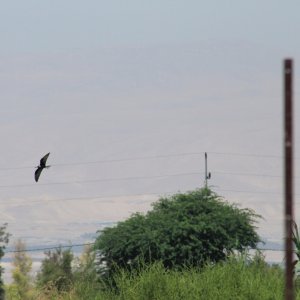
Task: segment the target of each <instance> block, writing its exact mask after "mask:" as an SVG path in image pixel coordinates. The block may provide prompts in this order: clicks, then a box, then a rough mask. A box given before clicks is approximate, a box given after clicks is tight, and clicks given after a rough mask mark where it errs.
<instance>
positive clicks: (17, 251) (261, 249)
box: [5, 242, 285, 254]
mask: <svg viewBox="0 0 300 300" xmlns="http://www.w3.org/2000/svg"><path fill="white" fill-rule="evenodd" d="M92 245H95V242H90V243H83V244H71V245H59V246H52V247H43V248H29V249H23V250H7V251H5V254H6V253H20V252H41V251H48V250H56V249H65V248H76V247H84V246H92ZM250 250H259V251H277V252H283V251H285V250H284V249H275V248H257V249H250Z"/></svg>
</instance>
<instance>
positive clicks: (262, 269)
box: [7, 257, 300, 300]
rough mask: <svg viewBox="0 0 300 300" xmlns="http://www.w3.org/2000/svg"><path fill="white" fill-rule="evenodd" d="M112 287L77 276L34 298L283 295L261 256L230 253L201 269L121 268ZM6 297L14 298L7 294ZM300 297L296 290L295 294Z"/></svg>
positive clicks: (274, 271)
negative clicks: (60, 288) (60, 287)
mask: <svg viewBox="0 0 300 300" xmlns="http://www.w3.org/2000/svg"><path fill="white" fill-rule="evenodd" d="M114 282H115V287H114V288H112V287H111V286H109V285H107V284H104V283H102V284H101V283H96V282H94V281H91V280H84V278H82V279H78V280H76V282H75V283H74V284H73V286H72V288H71V290H70V291H68V292H64V293H60V294H59V293H57V292H56V291H55V289H51V288H50V289H48V292H47V293H45V292H42V291H40V292H38V293H36V294H35V297H34V298H32V299H37V300H49V299H55V300H67V299H68V300H77V299H78V300H81V299H86V300H89V299H91V300H98V299H99V300H150V299H151V300H152V299H155V300H168V299H170V300H171V299H172V300H177V299H178V300H179V299H186V300H189V299H205V300H209V299H212V300H218V299H222V300H223V299H233V300H234V299H241V300H242V299H249V300H250V299H251V300H255V299H257V300H258V299H259V300H264V299H266V300H271V299H272V300H276V299H283V295H284V274H283V271H282V270H281V269H280V268H278V267H270V266H268V265H267V264H266V263H265V262H264V261H263V260H261V259H254V260H253V261H251V262H249V260H247V259H245V257H233V258H230V259H229V260H227V261H226V262H224V263H219V264H216V265H212V264H207V265H206V266H205V267H204V268H203V269H197V268H192V269H189V268H186V269H184V270H183V271H175V270H166V269H165V268H164V267H163V266H162V264H161V263H159V262H156V263H153V264H152V265H150V266H142V267H141V268H140V270H138V271H134V272H131V273H130V272H128V271H122V270H120V272H119V273H118V274H117V275H115V277H114ZM7 296H8V297H7V299H8V300H9V299H11V300H12V299H18V298H13V297H10V296H9V295H7ZM296 299H300V293H298V295H297V298H296Z"/></svg>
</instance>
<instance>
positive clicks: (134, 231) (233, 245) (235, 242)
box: [95, 189, 260, 273]
mask: <svg viewBox="0 0 300 300" xmlns="http://www.w3.org/2000/svg"><path fill="white" fill-rule="evenodd" d="M257 217H258V215H256V214H255V213H254V212H253V211H252V210H250V209H239V208H238V207H237V206H236V205H234V204H229V203H227V202H225V201H223V199H222V198H221V197H219V196H218V195H216V194H215V193H214V192H212V191H211V190H210V189H201V190H196V191H192V192H188V193H185V194H181V193H179V194H176V195H174V196H171V197H166V198H161V199H160V200H159V201H158V202H157V203H154V205H153V209H152V210H151V211H149V212H148V213H147V214H146V215H143V214H140V213H136V214H133V215H132V216H131V217H130V218H129V219H127V220H126V221H124V222H119V223H118V224H117V226H115V227H112V228H105V229H104V230H103V231H102V232H101V234H100V235H99V237H98V238H97V240H96V244H95V249H97V250H98V251H99V252H100V253H101V259H100V260H99V265H100V266H104V267H105V268H106V270H107V271H108V273H109V272H110V271H114V269H115V267H116V266H117V267H129V266H130V267H134V266H135V265H136V263H137V262H138V261H139V259H140V258H141V257H142V259H143V260H144V261H145V262H146V263H150V262H154V261H156V260H159V261H161V262H162V263H163V265H164V266H165V267H167V268H172V267H182V266H199V265H203V264H204V263H205V262H206V261H208V260H209V261H212V262H218V261H221V260H224V259H225V258H226V257H227V256H228V255H229V254H230V253H232V252H233V251H234V250H237V251H243V250H245V249H246V248H247V247H251V248H255V247H256V244H257V243H258V242H259V240H260V239H259V237H258V235H257V233H256V231H255V229H256V228H255V226H254V223H255V221H256V218H257Z"/></svg>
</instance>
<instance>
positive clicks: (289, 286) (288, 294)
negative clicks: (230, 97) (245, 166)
mask: <svg viewBox="0 0 300 300" xmlns="http://www.w3.org/2000/svg"><path fill="white" fill-rule="evenodd" d="M284 157H285V187H284V189H285V191H284V193H285V218H284V220H285V257H286V264H285V278H286V280H285V299H286V300H293V299H294V284H293V241H292V226H293V220H294V216H293V215H294V214H293V61H292V60H291V59H286V60H285V61H284Z"/></svg>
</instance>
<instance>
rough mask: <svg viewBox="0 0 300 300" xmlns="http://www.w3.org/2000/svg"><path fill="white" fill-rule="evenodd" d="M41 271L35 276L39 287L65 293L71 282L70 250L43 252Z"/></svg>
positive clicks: (71, 257) (71, 255)
mask: <svg viewBox="0 0 300 300" xmlns="http://www.w3.org/2000/svg"><path fill="white" fill-rule="evenodd" d="M45 254H46V258H45V259H44V260H43V261H42V266H41V271H40V272H39V273H38V275H37V284H38V286H39V287H48V286H50V287H55V288H56V289H57V290H58V291H67V290H69V287H70V286H71V284H72V282H73V273H72V266H71V263H72V260H73V253H72V251H71V249H67V250H62V249H61V248H58V249H56V250H54V251H47V252H45Z"/></svg>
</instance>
